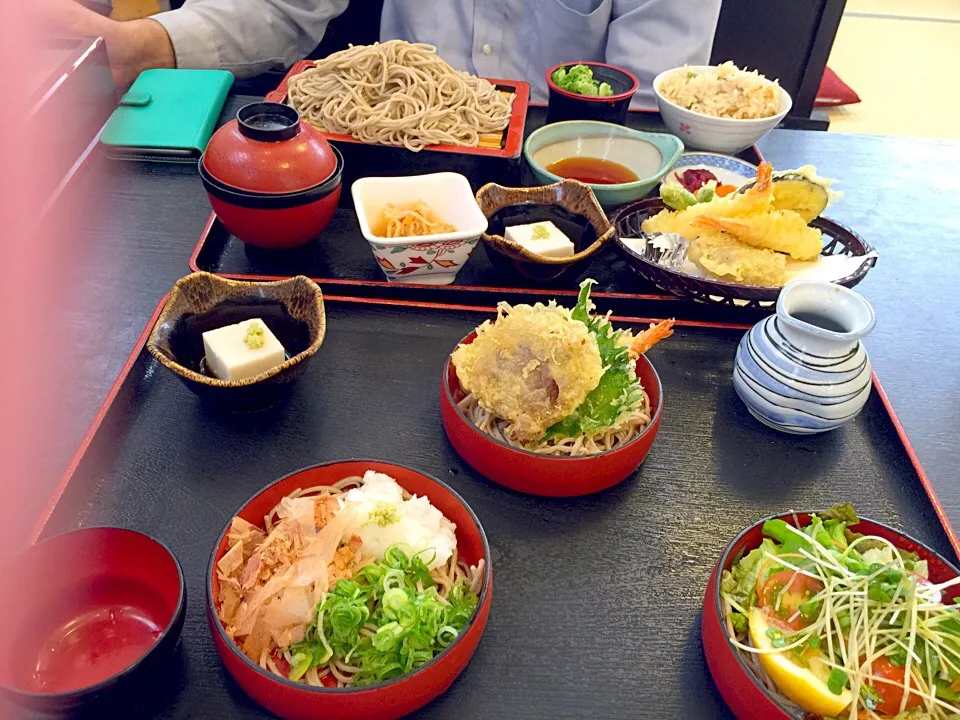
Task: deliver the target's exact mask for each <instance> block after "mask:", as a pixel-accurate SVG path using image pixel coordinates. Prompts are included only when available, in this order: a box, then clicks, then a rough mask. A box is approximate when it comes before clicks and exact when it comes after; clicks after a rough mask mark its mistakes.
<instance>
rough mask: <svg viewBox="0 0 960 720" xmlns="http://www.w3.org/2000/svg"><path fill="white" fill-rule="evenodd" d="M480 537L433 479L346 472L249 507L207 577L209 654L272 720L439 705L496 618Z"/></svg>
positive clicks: (303, 473)
mask: <svg viewBox="0 0 960 720" xmlns="http://www.w3.org/2000/svg"><path fill="white" fill-rule="evenodd" d="M489 558H490V551H489V547H488V545H487V539H486V535H485V534H484V532H483V529H482V528H481V526H480V523H479V521H478V520H477V518H476V516H475V515H474V514H473V512H472V511H471V510H470V508H469V507H468V506H467V505H466V503H464V501H463V500H462V499H461V498H460V497H459V496H458V495H457V494H456V493H455V492H454V491H453V490H452V489H451V488H449V487H448V486H446V485H444V484H443V483H441V482H440V481H439V480H436V479H434V478H431V477H429V476H428V475H424V474H422V473H418V472H416V471H415V470H411V469H409V468H405V467H403V466H400V465H393V464H389V463H383V462H376V461H360V460H351V461H346V462H336V463H327V464H323V465H317V466H314V467H310V468H307V469H304V470H300V471H298V472H295V473H293V474H291V475H288V476H286V477H284V478H282V479H280V480H278V481H277V482H275V483H273V484H272V485H270V486H268V487H266V488H265V489H263V490H262V491H260V492H259V493H258V494H257V495H255V496H254V497H253V498H251V499H250V500H249V501H248V502H247V503H245V504H244V505H243V507H241V508H240V509H239V510H238V511H237V513H236V516H235V518H234V519H233V520H232V521H231V522H230V524H228V526H227V527H226V528H225V529H224V531H223V533H222V534H221V536H220V540H219V542H218V543H217V546H216V549H215V551H214V553H213V556H212V558H211V562H210V567H209V570H208V575H207V614H208V620H209V623H210V627H211V632H212V635H213V640H214V645H215V646H216V648H217V652H218V654H219V655H220V658H221V659H222V661H223V663H224V665H225V666H226V668H227V670H228V671H229V672H230V674H231V675H232V676H233V677H234V679H235V680H236V681H237V682H238V683H239V684H240V686H241V687H242V688H243V689H244V691H245V692H246V693H247V694H248V695H250V697H252V698H253V699H254V700H255V701H256V702H258V703H259V704H261V705H262V706H263V707H265V708H267V709H268V710H270V711H271V712H273V713H276V714H277V715H279V716H281V717H284V718H289V719H292V720H300V719H302V720H308V719H312V718H317V717H332V718H347V719H352V718H357V719H358V720H359V719H360V718H363V719H364V720H369V719H372V720H391V719H392V718H398V717H401V716H403V715H406V714H408V713H411V712H413V711H414V710H416V709H418V708H420V707H422V706H423V705H425V704H426V703H428V702H430V701H431V700H433V699H434V698H435V697H437V696H438V695H440V694H441V693H443V692H444V691H445V690H446V689H447V688H448V687H449V686H450V685H451V684H452V683H453V681H454V680H455V679H456V678H457V676H458V675H459V674H460V673H461V672H462V671H463V669H464V668H465V667H466V666H467V663H468V662H469V661H470V658H471V657H472V655H473V653H474V651H475V650H476V647H477V644H478V643H479V642H480V637H481V635H482V634H483V630H484V628H485V626H486V622H487V617H488V615H489V612H490V602H491V592H492V582H493V575H492V569H491V566H490V561H489Z"/></svg>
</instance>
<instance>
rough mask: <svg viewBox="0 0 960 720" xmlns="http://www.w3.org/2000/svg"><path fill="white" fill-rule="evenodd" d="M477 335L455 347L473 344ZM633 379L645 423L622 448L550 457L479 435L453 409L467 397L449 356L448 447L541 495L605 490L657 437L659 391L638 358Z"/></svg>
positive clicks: (443, 385) (444, 404)
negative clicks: (645, 401) (643, 401)
mask: <svg viewBox="0 0 960 720" xmlns="http://www.w3.org/2000/svg"><path fill="white" fill-rule="evenodd" d="M476 336H477V333H476V331H474V332H472V333H470V334H469V335H467V337H465V338H464V339H463V340H461V341H460V344H461V345H463V344H468V343H472V342H473V340H474V338H476ZM637 377H639V378H640V383H641V384H642V385H643V387H644V389H645V390H646V391H647V395H649V397H650V406H651V408H653V413H652V417H651V418H650V424H649V425H647V427H646V428H644V429H643V431H642V432H641V433H640V434H639V435H638V436H637V437H635V438H634V439H633V440H631V441H630V442H628V443H625V444H624V445H621V446H620V447H618V448H615V449H614V450H609V451H607V452H603V453H597V454H596V455H584V456H582V457H549V456H546V455H538V454H537V453H533V452H529V451H527V450H519V449H517V448H515V447H511V446H510V445H507V444H506V443H502V442H500V441H499V440H496V439H494V438H492V437H490V436H489V435H487V434H486V433H484V432H482V431H481V430H480V429H479V428H478V427H477V426H476V425H474V424H473V423H472V422H470V420H469V419H468V418H467V416H466V415H464V414H463V412H462V411H461V410H460V408H459V407H457V405H458V403H459V402H460V401H461V400H463V398H464V397H466V395H467V393H466V392H465V391H464V390H463V388H461V387H460V380H459V379H458V378H457V371H456V368H455V367H454V366H453V362H452V360H451V359H450V358H449V357H448V358H447V362H446V363H445V364H444V367H443V375H442V377H441V379H440V417H441V419H442V420H443V428H444V430H446V432H447V437H448V438H449V439H450V444H451V445H453V449H454V450H456V451H457V453H458V454H459V455H460V457H462V458H463V459H464V460H465V461H466V463H467V464H468V465H470V467H472V468H473V469H474V470H476V471H477V472H479V473H480V474H481V475H483V476H485V477H486V478H488V479H490V480H492V481H493V482H495V483H499V484H500V485H505V486H506V487H508V488H510V489H512V490H517V491H518V492H523V493H529V494H531V495H542V496H546V497H574V496H577V495H589V494H590V493H595V492H599V491H601V490H606V489H607V488H609V487H613V486H614V485H616V484H617V483H620V482H622V481H623V480H626V479H627V478H628V477H629V476H630V475H631V474H632V473H633V472H634V471H635V470H636V469H637V468H638V467H640V464H641V463H642V462H643V460H644V458H646V457H647V453H648V452H650V448H651V447H652V446H653V441H654V440H656V438H657V431H658V430H659V429H660V419H661V416H662V414H663V388H662V386H661V385H660V378H659V377H658V376H657V371H656V370H654V369H653V365H651V364H650V361H649V360H647V358H646V357H645V356H643V355H641V356H640V357H639V358H638V359H637Z"/></svg>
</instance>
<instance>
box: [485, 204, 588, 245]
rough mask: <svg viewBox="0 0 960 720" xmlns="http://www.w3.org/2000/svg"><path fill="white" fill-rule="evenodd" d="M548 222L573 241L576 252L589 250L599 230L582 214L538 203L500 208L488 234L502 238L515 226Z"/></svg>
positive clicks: (489, 225) (489, 224)
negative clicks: (507, 229) (506, 231)
mask: <svg viewBox="0 0 960 720" xmlns="http://www.w3.org/2000/svg"><path fill="white" fill-rule="evenodd" d="M547 220H551V221H552V222H553V224H554V225H556V226H557V229H558V230H560V232H562V233H563V234H564V235H566V236H567V237H568V238H570V242H572V243H573V249H574V251H575V252H580V251H581V250H585V249H587V248H588V247H590V246H591V245H593V243H594V242H596V240H597V231H596V230H594V228H593V225H592V224H591V223H590V221H589V220H587V218H585V217H584V216H583V215H577V214H576V213H572V212H570V211H569V210H565V209H564V208H562V207H560V206H559V205H538V204H537V203H522V204H519V205H507V206H506V207H504V208H500V209H499V210H497V211H496V212H495V213H494V214H493V215H491V216H490V218H489V219H488V221H487V222H488V225H487V232H488V233H491V234H493V235H503V233H504V230H505V229H506V228H508V227H512V226H513V225H529V224H530V223H538V222H546V221H547Z"/></svg>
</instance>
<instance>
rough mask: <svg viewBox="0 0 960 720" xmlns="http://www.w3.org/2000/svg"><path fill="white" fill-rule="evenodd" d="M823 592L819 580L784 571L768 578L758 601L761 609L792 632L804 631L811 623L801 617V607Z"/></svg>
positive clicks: (791, 571)
mask: <svg viewBox="0 0 960 720" xmlns="http://www.w3.org/2000/svg"><path fill="white" fill-rule="evenodd" d="M821 590H823V583H821V582H820V581H819V580H817V579H815V578H812V577H810V576H809V575H803V574H801V573H796V572H794V571H793V570H782V571H781V572H778V573H774V574H773V575H771V576H770V577H769V578H767V581H766V582H765V583H764V584H763V590H762V591H761V592H760V594H759V598H758V600H759V604H760V607H762V608H764V609H765V610H766V611H767V613H768V614H769V615H771V616H772V617H774V618H776V619H778V620H780V621H781V622H782V623H784V624H786V626H787V627H789V628H790V629H791V630H803V628H805V627H807V626H808V625H809V624H810V622H808V621H807V620H806V619H804V617H803V616H802V615H800V613H799V610H800V606H801V605H802V604H803V603H805V602H807V601H808V600H810V599H811V598H812V597H813V596H814V595H816V594H817V593H818V592H820V591H821Z"/></svg>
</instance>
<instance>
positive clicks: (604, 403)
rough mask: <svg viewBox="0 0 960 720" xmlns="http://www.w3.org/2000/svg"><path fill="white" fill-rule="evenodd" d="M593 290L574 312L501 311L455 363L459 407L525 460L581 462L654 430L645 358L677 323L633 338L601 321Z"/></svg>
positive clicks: (540, 308)
mask: <svg viewBox="0 0 960 720" xmlns="http://www.w3.org/2000/svg"><path fill="white" fill-rule="evenodd" d="M593 284H594V281H593V280H585V281H584V282H583V283H582V284H581V286H580V296H579V298H578V299H577V305H576V306H575V307H574V308H573V309H572V310H567V309H566V308H562V307H559V306H558V305H557V304H556V302H555V301H552V300H551V301H550V303H549V304H548V305H543V304H540V303H538V304H536V305H534V306H530V305H517V306H514V307H511V306H509V305H507V304H506V303H501V304H500V307H499V308H498V312H497V319H496V320H495V321H494V322H490V321H489V320H488V321H486V322H484V323H483V325H481V326H480V327H479V328H478V329H477V337H476V338H475V339H474V341H473V342H472V343H465V344H463V345H460V346H459V347H458V348H457V349H456V350H455V351H454V352H453V355H452V356H451V361H452V363H453V366H454V368H456V371H457V379H458V380H459V383H460V387H461V389H462V390H463V391H464V392H465V393H466V395H465V396H464V397H463V398H461V399H458V402H457V407H458V409H459V410H460V411H461V412H462V413H463V414H464V415H465V416H466V418H467V419H468V420H469V421H470V422H472V423H473V424H474V425H475V426H476V427H477V428H478V429H479V430H480V431H481V432H483V433H486V434H487V435H489V436H491V437H493V438H495V439H496V440H499V441H500V442H503V443H506V444H508V445H512V446H514V447H517V448H521V449H523V450H527V451H530V452H535V453H538V454H542V455H557V456H566V457H573V456H578V455H591V454H594V453H600V452H605V451H607V450H612V449H614V448H616V447H618V446H619V445H622V444H624V443H627V442H629V441H630V440H632V439H633V438H636V437H637V436H638V435H639V434H640V433H641V431H642V430H643V429H644V428H645V427H646V426H647V425H649V424H650V417H651V416H650V413H651V408H650V398H649V396H648V395H647V392H646V390H644V388H643V385H642V384H641V382H640V378H639V377H637V368H636V362H637V359H638V358H639V356H640V355H641V354H643V353H645V352H646V351H647V350H649V349H650V348H651V347H653V346H654V345H656V344H657V343H658V342H659V341H660V340H662V339H664V338H667V337H669V336H670V335H672V334H673V320H664V321H663V322H661V323H658V324H656V325H651V326H650V327H649V328H647V329H644V330H642V331H640V332H639V333H637V334H636V335H634V334H633V333H632V332H631V331H630V330H629V329H621V330H615V329H614V328H613V326H612V324H611V323H610V319H609V317H607V316H606V315H595V314H594V312H593V311H594V306H593V303H592V302H591V301H590V287H591V286H592V285H593Z"/></svg>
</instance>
